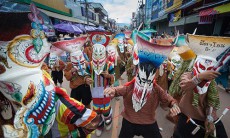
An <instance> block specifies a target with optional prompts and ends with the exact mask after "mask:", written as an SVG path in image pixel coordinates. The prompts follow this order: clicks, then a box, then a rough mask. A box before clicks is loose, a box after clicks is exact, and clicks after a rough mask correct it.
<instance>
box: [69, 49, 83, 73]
mask: <svg viewBox="0 0 230 138" xmlns="http://www.w3.org/2000/svg"><path fill="white" fill-rule="evenodd" d="M70 60H71V62H72V64H73V66H74V67H75V68H76V69H77V72H78V75H80V76H84V75H85V69H86V65H85V58H84V55H83V53H82V51H81V50H78V51H76V52H73V53H70Z"/></svg>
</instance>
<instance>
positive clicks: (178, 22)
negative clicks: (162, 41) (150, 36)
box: [145, 0, 230, 35]
mask: <svg viewBox="0 0 230 138" xmlns="http://www.w3.org/2000/svg"><path fill="white" fill-rule="evenodd" d="M229 3H230V1H229V0H215V1H213V0H153V1H151V0H146V3H145V11H146V12H145V14H146V15H145V22H146V23H147V24H148V20H149V16H151V21H150V23H149V24H148V25H150V27H151V28H153V29H156V30H157V31H158V33H163V32H166V33H168V34H175V30H179V31H180V33H192V32H193V31H194V29H195V28H197V34H201V35H202V34H203V35H229V32H230V31H229V28H230V26H229V24H230V23H229V16H230V15H229V12H230V8H229V7H230V5H229ZM150 5H151V8H149V7H150ZM150 11H151V13H150ZM224 28H227V31H226V30H224Z"/></svg>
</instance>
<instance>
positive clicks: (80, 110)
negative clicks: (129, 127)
mask: <svg viewBox="0 0 230 138" xmlns="http://www.w3.org/2000/svg"><path fill="white" fill-rule="evenodd" d="M3 5H5V6H8V8H7V11H6V12H2V11H3V10H2V7H0V9H1V12H0V17H1V19H2V21H1V23H0V31H1V35H0V49H1V50H0V57H1V60H0V65H1V66H2V68H3V70H2V71H1V73H0V95H1V99H0V103H1V108H0V113H1V114H0V122H1V128H0V137H7V138H8V137H12V138H15V137H18V138H38V137H41V136H45V135H46V134H47V133H48V132H49V130H50V129H51V128H52V132H53V135H52V137H55V138H56V137H68V136H70V135H72V137H74V138H76V137H79V136H80V137H85V136H86V135H87V134H89V133H90V132H91V131H93V130H94V129H95V128H96V127H97V125H98V123H99V122H100V121H101V118H100V116H98V115H97V113H96V112H94V111H92V110H90V109H87V108H85V106H84V105H83V104H81V103H80V102H78V101H76V100H74V99H71V98H70V97H69V96H68V95H67V93H66V91H65V90H64V89H62V88H59V87H55V84H54V82H53V81H52V79H51V77H50V76H49V74H48V73H46V72H45V71H42V70H41V66H42V63H43V61H44V59H45V57H46V56H47V55H48V54H49V52H50V45H49V44H48V42H47V39H46V37H45V35H44V32H43V30H42V24H43V23H44V22H45V23H46V22H47V21H44V19H43V18H42V17H43V16H46V15H45V14H44V13H41V12H39V11H38V10H37V8H36V7H35V5H34V4H31V6H30V7H29V6H28V5H23V4H17V3H12V2H8V1H4V3H3ZM12 5H14V6H12ZM12 7H13V8H12ZM17 7H20V8H21V10H23V11H20V10H18V9H14V8H17ZM4 8H6V7H4ZM30 9H31V11H30ZM19 11H20V12H19ZM28 17H29V19H28ZM46 17H47V18H46V19H49V18H48V16H46ZM31 22H32V23H31ZM48 22H49V21H48ZM15 23H17V24H15ZM29 34H30V35H29ZM60 128H61V129H60Z"/></svg>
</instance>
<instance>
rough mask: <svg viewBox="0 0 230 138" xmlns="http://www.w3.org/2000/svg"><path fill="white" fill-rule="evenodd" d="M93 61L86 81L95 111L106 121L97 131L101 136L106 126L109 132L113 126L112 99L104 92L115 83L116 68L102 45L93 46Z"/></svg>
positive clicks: (87, 70) (89, 65)
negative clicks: (89, 86) (108, 58)
mask: <svg viewBox="0 0 230 138" xmlns="http://www.w3.org/2000/svg"><path fill="white" fill-rule="evenodd" d="M92 59H93V60H92V61H91V62H89V63H88V65H87V67H86V73H88V76H86V78H85V80H86V83H87V84H89V85H90V84H91V93H92V99H93V110H94V111H96V112H97V113H98V114H99V115H101V117H103V120H104V121H102V122H100V124H99V127H98V128H97V129H96V135H97V136H100V135H101V134H102V131H103V128H104V125H105V128H106V130H109V129H110V128H111V125H112V108H111V105H110V101H111V98H110V97H105V96H104V94H103V91H104V89H105V88H107V87H109V86H111V85H112V84H113V83H114V66H113V63H111V62H108V61H107V60H106V48H105V46H103V45H101V44H95V45H93V55H92Z"/></svg>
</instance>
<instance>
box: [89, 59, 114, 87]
mask: <svg viewBox="0 0 230 138" xmlns="http://www.w3.org/2000/svg"><path fill="white" fill-rule="evenodd" d="M103 71H108V73H109V74H111V75H113V74H114V65H113V64H112V63H111V62H106V64H105V66H104V69H103ZM86 73H87V74H88V75H90V77H91V78H92V79H93V80H95V76H96V74H95V72H94V70H93V65H92V61H91V62H89V63H88V64H87V68H86ZM99 76H100V75H99ZM96 81H97V82H98V83H97V84H98V86H103V87H106V86H109V85H112V84H113V83H114V77H112V78H110V79H106V78H103V77H102V78H101V77H98V79H97V80H96ZM101 81H102V83H101ZM95 83H96V82H95V81H94V83H93V88H94V87H96V86H95Z"/></svg>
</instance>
